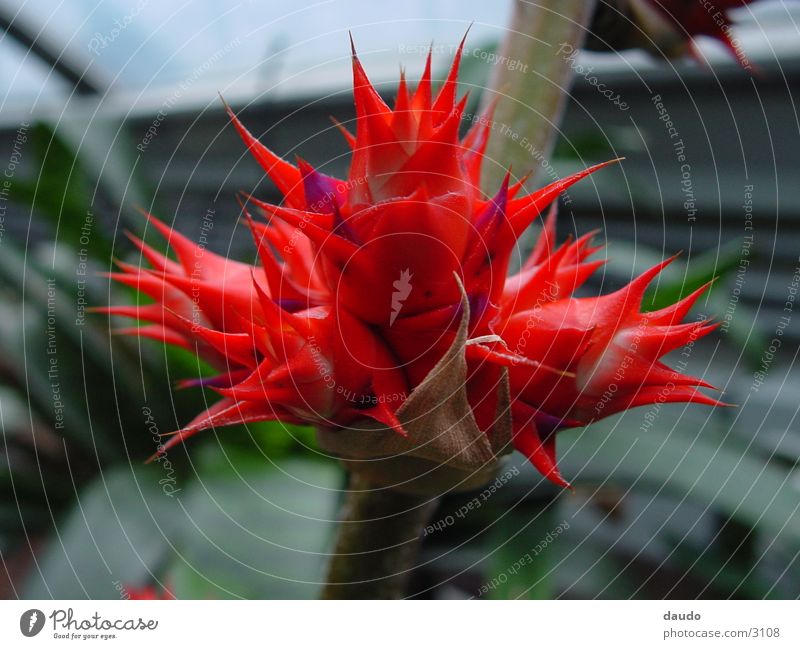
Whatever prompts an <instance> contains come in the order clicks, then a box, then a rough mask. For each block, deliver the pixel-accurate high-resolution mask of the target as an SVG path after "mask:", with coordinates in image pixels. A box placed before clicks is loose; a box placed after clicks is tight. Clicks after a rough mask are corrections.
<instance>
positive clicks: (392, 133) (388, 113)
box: [106, 43, 718, 485]
mask: <svg viewBox="0 0 800 649" xmlns="http://www.w3.org/2000/svg"><path fill="white" fill-rule="evenodd" d="M462 47H463V43H462ZM460 58H461V50H460V49H459V52H458V54H457V55H456V57H455V61H454V63H453V66H452V69H451V70H450V73H449V75H448V77H447V79H446V80H445V81H444V83H443V85H442V86H441V88H440V89H439V91H438V93H436V94H435V95H434V94H433V93H432V90H431V67H430V65H431V64H430V57H429V58H428V62H427V66H426V68H425V71H424V73H423V76H422V79H421V81H420V82H419V84H418V86H417V87H416V89H415V90H414V91H413V92H411V91H410V90H409V88H408V87H407V85H406V81H405V79H404V78H402V77H401V79H400V85H399V87H398V90H397V97H396V100H395V103H394V108H390V107H389V106H388V105H387V104H386V103H385V102H384V100H383V99H382V97H381V96H380V95H379V94H378V92H376V90H375V88H374V87H373V86H372V85H371V83H370V82H369V80H368V79H367V76H366V74H365V72H364V70H363V68H362V66H361V64H360V62H359V60H358V58H357V57H356V55H355V52H354V53H353V76H354V86H355V106H356V126H355V134H354V135H353V134H351V133H349V132H348V131H346V130H345V129H344V127H341V129H342V132H343V134H344V137H345V138H346V140H347V142H348V144H349V146H350V147H351V148H352V161H351V164H350V173H349V175H348V177H347V179H338V178H333V177H330V176H327V175H325V174H323V173H321V172H319V171H317V170H315V169H314V168H313V167H312V166H311V165H310V164H308V163H307V162H305V161H303V160H299V161H298V164H297V165H292V164H290V163H288V162H286V161H284V160H282V159H280V158H279V157H278V156H276V155H275V154H273V153H272V152H271V151H270V150H269V149H267V148H266V147H265V146H264V145H263V144H261V143H260V142H259V141H258V140H257V139H256V138H255V137H253V136H252V135H251V134H250V133H249V132H248V131H247V130H246V129H245V127H244V126H243V125H242V124H241V123H240V122H239V120H238V119H237V118H236V116H235V115H234V114H233V113H232V112H231V113H230V115H231V119H232V120H233V123H234V125H235V127H236V128H237V130H238V131H239V134H240V135H241V137H242V139H243V140H244V142H245V144H246V145H247V147H248V148H249V150H250V152H251V153H252V154H253V156H254V157H255V159H256V160H257V161H258V162H259V163H260V164H261V166H262V167H263V168H264V170H265V172H266V173H267V174H268V175H269V177H270V178H271V179H272V181H273V182H274V183H275V185H276V186H277V187H278V189H279V190H280V191H281V192H282V194H283V196H284V201H283V202H282V204H280V205H272V204H269V203H265V202H262V201H259V200H257V199H255V198H252V197H249V198H248V206H247V207H245V217H246V219H247V223H248V225H249V227H250V229H251V231H252V233H253V236H254V239H255V245H256V246H257V249H258V254H259V259H260V265H256V266H251V265H249V264H244V263H240V262H236V261H232V260H229V259H226V258H223V257H220V256H217V255H215V254H213V253H211V252H210V251H208V250H200V249H199V248H198V246H196V245H195V244H194V243H193V242H191V241H189V240H188V239H186V238H185V237H183V236H181V235H180V234H178V233H176V232H174V231H172V230H171V229H170V228H169V227H167V226H166V225H164V224H163V223H161V222H160V221H158V220H156V219H155V218H153V217H149V218H150V222H151V223H152V224H153V225H154V226H155V228H156V229H157V230H158V231H159V232H160V233H161V234H162V235H163V236H164V237H165V238H166V239H167V241H168V242H169V244H170V247H171V248H172V250H173V251H174V252H175V254H176V255H177V261H174V260H171V259H169V258H167V257H165V256H163V255H161V254H159V253H158V252H156V251H155V250H154V249H152V248H151V247H149V246H148V245H146V244H145V243H144V242H143V241H141V240H139V239H137V238H135V237H132V239H133V241H134V243H135V244H136V245H137V246H138V247H139V248H140V250H141V252H142V254H143V255H144V257H145V258H146V259H147V261H148V262H149V264H150V266H151V267H150V268H141V267H137V266H132V265H129V264H125V263H122V264H120V272H119V273H114V274H113V275H112V276H113V277H114V279H116V280H119V281H121V282H123V283H125V284H127V285H129V286H133V287H136V288H138V289H139V290H140V291H142V292H143V293H145V294H147V295H148V296H149V297H150V298H152V299H153V302H152V303H150V304H146V305H139V306H113V307H109V308H107V309H106V311H107V312H108V313H111V314H114V315H120V316H127V317H132V318H136V319H139V320H143V321H146V322H147V323H149V324H146V325H143V326H140V327H137V328H133V329H128V330H125V331H126V332H130V333H136V334H138V335H143V336H148V337H152V338H156V339H158V340H162V341H165V342H168V343H171V344H175V345H181V346H183V347H186V348H187V349H191V350H196V351H197V353H199V354H200V355H201V356H202V357H203V358H204V359H206V360H207V361H209V362H210V363H211V364H213V365H214V366H216V367H217V368H218V369H219V373H218V375H216V376H214V377H213V378H210V379H203V380H202V381H197V382H195V383H202V384H203V385H204V386H206V387H209V388H212V389H213V390H215V391H216V392H218V393H219V394H220V396H221V399H220V400H219V401H218V402H217V403H216V404H214V405H213V406H212V407H211V408H209V409H208V410H207V411H205V412H203V413H202V414H200V415H199V416H198V417H196V418H195V419H194V420H193V421H192V422H190V423H189V424H187V425H186V426H185V427H184V428H182V429H181V430H180V431H178V432H177V433H176V434H175V435H174V436H173V437H172V438H171V439H170V440H169V442H168V443H167V444H166V445H165V449H166V448H169V447H171V446H173V445H174V444H177V443H179V442H181V441H182V440H185V439H186V438H187V437H189V436H191V435H193V434H194V433H196V432H198V431H200V430H203V429H206V428H209V427H212V426H224V425H228V424H234V423H241V422H252V421H260V420H281V421H285V422H296V423H308V424H312V425H315V426H318V427H323V428H325V429H329V430H334V431H335V430H337V429H339V430H341V429H346V428H350V427H352V425H353V424H354V423H356V422H358V421H361V422H363V421H364V420H365V419H367V420H373V421H374V422H377V424H376V425H379V426H381V427H383V428H384V429H386V428H388V429H393V430H394V431H396V434H397V435H401V436H402V435H407V434H408V433H407V430H406V426H404V424H403V422H402V421H401V418H399V417H398V409H399V408H400V407H401V406H402V404H403V403H404V402H405V401H406V399H407V397H408V396H409V395H410V394H412V393H413V392H414V390H415V389H416V388H417V387H418V386H419V385H420V384H421V383H422V382H423V381H424V380H425V378H426V377H427V376H428V375H429V373H430V372H431V370H432V368H434V366H436V364H437V362H438V361H439V360H440V359H441V358H442V357H443V355H444V354H445V353H446V352H447V351H448V350H449V349H450V348H451V345H453V341H454V340H455V337H456V332H457V331H458V330H459V327H460V326H461V325H462V324H463V323H462V321H464V320H465V319H466V321H467V323H468V336H469V340H468V343H467V345H466V346H465V347H464V354H465V356H466V362H467V367H468V373H467V379H466V393H467V395H468V400H469V409H470V411H471V413H472V415H473V416H474V418H475V421H476V422H477V424H478V426H479V427H480V429H481V430H483V431H486V433H487V434H489V431H490V430H491V428H492V425H493V421H494V419H495V417H496V416H497V403H498V402H497V396H496V395H497V389H496V386H497V385H498V382H501V381H505V380H506V378H505V377H506V376H507V377H508V378H507V381H508V385H509V386H510V395H511V404H512V405H511V415H512V422H513V441H514V446H515V447H516V448H517V449H518V450H520V451H521V452H523V453H524V454H525V455H526V456H527V457H528V458H530V460H531V462H532V463H533V464H534V465H535V466H536V467H537V468H538V469H539V470H540V471H541V472H542V474H544V475H545V476H546V477H547V478H549V479H550V480H552V481H553V482H555V483H557V484H561V485H565V484H566V482H565V481H564V480H563V479H562V477H561V475H560V474H559V472H558V469H557V467H556V457H555V434H556V433H557V432H558V431H559V430H561V429H563V428H565V427H573V426H583V425H586V424H587V423H589V422H591V421H593V420H596V419H599V418H601V417H605V416H607V415H610V414H612V413H615V412H619V411H621V410H624V409H626V408H631V407H634V406H639V405H642V404H648V403H654V402H656V401H660V402H665V401H685V402H696V403H705V404H710V405H713V404H717V403H718V402H717V401H716V400H715V399H713V398H710V397H708V396H705V395H704V394H702V393H701V392H700V391H699V389H698V388H700V387H708V386H706V384H705V383H703V382H702V381H701V380H699V379H696V378H693V377H689V376H685V375H682V374H680V373H679V372H675V371H673V370H671V369H669V368H668V367H667V366H665V365H664V364H662V363H661V362H659V358H660V357H661V356H663V355H664V354H666V353H667V352H669V351H671V350H673V349H675V348H676V347H679V346H682V345H684V344H686V343H687V341H690V340H694V339H695V338H697V337H700V336H703V335H705V334H706V333H708V332H709V331H710V330H711V329H712V328H713V325H710V324H708V323H707V322H694V323H689V324H681V320H682V319H683V317H684V316H685V315H686V313H687V311H688V310H689V308H690V307H691V305H692V303H693V302H694V301H695V299H696V298H697V297H698V295H699V294H700V293H701V292H702V289H701V291H698V292H696V293H694V294H693V295H691V296H689V297H687V298H686V299H684V300H682V301H681V302H679V303H677V304H675V305H674V306H671V307H669V308H666V309H663V310H661V311H657V312H652V313H641V312H640V303H641V300H642V296H643V293H644V291H645V289H646V287H647V285H648V283H649V282H650V281H651V280H652V279H653V278H654V277H655V276H656V275H657V274H658V273H659V271H660V270H661V269H662V268H663V267H664V266H665V265H666V264H667V263H669V261H667V262H664V263H663V264H660V265H658V266H656V267H655V268H652V269H651V270H649V271H647V272H646V273H644V274H643V275H642V276H641V277H639V278H638V279H636V280H634V281H633V282H631V284H630V285H628V286H626V287H625V288H623V289H621V290H619V291H617V292H616V293H613V294H611V295H606V296H602V297H598V298H578V297H574V293H575V291H576V289H578V288H579V287H580V286H581V285H582V284H583V283H584V282H585V281H586V280H587V278H588V277H589V276H590V275H591V274H592V272H593V271H595V270H596V269H597V268H598V266H599V265H600V264H601V262H600V261H593V260H592V259H591V257H592V255H593V253H595V252H596V250H597V248H595V247H593V246H592V243H591V235H589V236H586V237H583V238H580V239H578V240H577V241H574V242H567V243H565V244H563V245H561V246H560V247H557V246H555V245H554V237H555V217H554V210H553V211H552V212H551V216H550V217H549V218H548V220H547V222H546V225H545V227H544V228H543V230H542V233H541V235H540V238H539V242H538V244H537V245H536V247H535V249H534V251H533V253H532V254H531V256H530V258H529V259H528V262H527V263H526V264H525V265H524V266H523V268H522V269H521V271H520V272H519V273H517V274H516V275H514V276H512V277H508V276H507V271H508V266H509V261H510V258H511V256H512V253H513V251H514V250H515V247H516V246H517V241H518V239H519V237H520V236H521V235H522V233H523V232H524V231H525V230H526V228H527V227H528V226H529V225H530V224H531V223H532V222H533V221H534V220H536V219H537V218H538V217H539V215H540V214H541V213H542V212H543V210H545V209H546V208H547V207H548V206H549V205H550V204H551V203H553V201H554V200H555V199H556V198H557V197H558V195H559V194H560V193H561V192H562V191H563V190H565V189H566V188H567V187H569V186H570V185H572V184H573V183H575V182H577V181H578V180H580V179H581V178H583V177H584V176H586V175H588V174H590V173H592V172H594V171H596V170H597V169H599V168H600V167H602V166H603V165H597V166H595V167H592V168H590V169H587V170H584V171H581V172H579V173H577V174H574V175H572V176H570V177H568V178H566V179H563V180H561V181H558V182H556V183H553V184H551V185H548V186H547V187H545V188H543V189H540V190H539V191H536V192H534V193H531V194H527V195H521V194H522V184H521V183H517V184H514V185H510V184H509V179H508V177H507V178H506V181H505V182H504V183H503V184H502V186H501V187H500V188H499V189H498V190H497V192H496V193H495V194H494V196H491V197H487V196H484V195H483V194H482V193H481V190H480V176H481V166H482V163H483V162H484V150H485V147H486V143H487V139H488V137H489V134H490V133H489V131H490V125H491V123H492V122H491V119H482V120H478V121H476V123H475V124H474V125H473V126H472V128H471V129H470V130H469V131H468V132H467V134H466V135H465V136H464V137H463V138H460V137H459V130H460V127H461V125H462V123H463V122H464V117H465V116H464V106H465V102H466V98H464V99H461V100H460V101H459V100H457V98H456V81H457V74H458V67H459V61H460ZM250 211H252V212H253V213H254V214H253V215H251V214H250ZM256 212H257V214H255V213H256Z"/></svg>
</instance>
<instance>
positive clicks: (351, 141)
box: [331, 117, 356, 149]
mask: <svg viewBox="0 0 800 649" xmlns="http://www.w3.org/2000/svg"><path fill="white" fill-rule="evenodd" d="M331 121H332V122H333V125H334V126H335V127H336V128H338V129H339V132H340V133H341V134H342V136H343V137H344V139H345V141H346V142H347V146H349V147H350V149H354V148H355V146H356V136H355V135H353V134H352V133H351V132H350V131H348V130H347V128H346V127H345V125H344V124H342V123H341V122H340V121H339V120H338V119H336V118H335V117H331Z"/></svg>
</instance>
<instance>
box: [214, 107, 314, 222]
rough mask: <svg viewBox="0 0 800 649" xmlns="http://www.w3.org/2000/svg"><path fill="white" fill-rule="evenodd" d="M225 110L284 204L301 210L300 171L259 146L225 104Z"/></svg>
mask: <svg viewBox="0 0 800 649" xmlns="http://www.w3.org/2000/svg"><path fill="white" fill-rule="evenodd" d="M223 102H224V100H223ZM225 110H227V111H228V115H229V116H230V118H231V121H232V122H233V125H234V126H235V127H236V130H237V131H238V133H239V136H240V137H241V138H242V140H243V141H244V143H245V144H246V145H247V148H248V150H249V151H250V153H252V154H253V157H254V158H255V159H256V160H257V161H258V164H260V165H261V167H262V169H264V171H266V172H267V175H268V176H269V177H270V179H271V180H272V182H274V183H275V186H276V187H277V188H278V191H280V192H281V194H283V196H284V197H285V199H286V204H287V205H289V206H290V207H294V208H302V207H303V206H304V205H305V197H304V195H303V182H302V178H301V177H300V171H299V170H298V169H297V168H296V167H295V166H293V165H291V164H289V163H288V162H286V160H284V159H283V158H281V157H280V156H277V155H275V154H274V153H273V152H272V151H270V150H269V149H268V148H267V147H265V146H264V145H263V144H261V142H259V140H258V139H257V138H256V137H254V136H253V135H252V134H251V133H250V131H248V130H247V129H246V128H245V127H244V125H243V124H242V123H241V122H240V121H239V118H238V117H237V116H236V114H235V113H234V112H233V109H232V108H231V107H230V106H228V104H227V103H226V104H225Z"/></svg>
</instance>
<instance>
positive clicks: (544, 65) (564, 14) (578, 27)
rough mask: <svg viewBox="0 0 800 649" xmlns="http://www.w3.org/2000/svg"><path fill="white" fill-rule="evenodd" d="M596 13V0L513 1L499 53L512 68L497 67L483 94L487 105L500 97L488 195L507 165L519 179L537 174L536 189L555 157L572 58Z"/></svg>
mask: <svg viewBox="0 0 800 649" xmlns="http://www.w3.org/2000/svg"><path fill="white" fill-rule="evenodd" d="M594 8H595V2H594V0H538V1H537V2H527V1H524V0H516V1H515V2H514V9H513V13H512V17H511V24H510V25H509V28H508V33H507V36H506V37H505V39H504V40H503V44H502V47H501V52H500V54H501V56H504V57H506V58H501V59H500V60H501V61H508V64H507V65H497V66H496V67H495V69H494V73H493V75H492V78H491V80H490V83H489V88H491V89H492V92H488V93H486V94H485V104H487V105H488V103H490V102H491V101H494V100H495V98H498V99H497V108H496V110H495V114H494V120H495V122H496V126H495V128H494V129H493V131H492V135H491V138H490V140H489V146H488V149H487V156H488V159H489V160H495V161H497V164H487V165H486V166H485V168H484V179H483V183H484V189H485V191H487V192H488V193H489V194H490V195H491V194H494V192H496V191H497V187H498V186H499V185H500V183H501V182H502V179H503V176H504V175H505V173H506V171H507V170H508V167H509V165H511V167H512V168H513V169H514V171H515V173H516V174H517V175H518V176H521V175H523V174H526V173H528V172H529V171H531V170H533V171H534V173H533V174H532V175H531V178H530V180H529V183H530V187H533V186H534V184H535V182H536V180H537V179H536V171H537V170H540V169H542V161H548V160H549V158H550V156H551V155H552V153H553V147H554V146H555V142H556V138H557V135H558V129H559V127H560V125H561V118H562V117H563V113H564V109H565V107H566V102H567V93H568V92H569V88H570V85H571V82H572V77H573V67H572V65H571V60H570V59H569V58H568V57H569V54H570V53H571V52H573V51H574V52H576V53H577V51H578V49H579V48H580V46H581V45H582V44H583V41H584V39H585V36H586V29H587V25H588V24H589V22H590V21H591V19H592V15H593V14H594ZM562 44H564V45H563V46H562ZM570 48H571V49H570ZM559 50H560V51H559ZM512 64H513V65H512Z"/></svg>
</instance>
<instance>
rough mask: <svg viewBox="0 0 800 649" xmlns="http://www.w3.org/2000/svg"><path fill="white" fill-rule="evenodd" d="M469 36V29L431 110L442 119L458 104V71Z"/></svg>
mask: <svg viewBox="0 0 800 649" xmlns="http://www.w3.org/2000/svg"><path fill="white" fill-rule="evenodd" d="M468 34H469V29H467V33H466V34H464V38H462V39H461V43H460V45H459V46H458V49H457V50H456V54H455V56H454V57H453V64H452V65H451V66H450V72H449V73H448V75H447V78H446V79H445V81H444V83H443V84H442V87H441V89H440V90H439V94H438V95H436V99H435V100H434V102H433V107H432V108H431V110H432V111H433V112H434V113H438V114H440V115H441V117H442V118H443V117H445V116H447V115H449V114H450V111H452V110H453V106H454V105H455V102H456V84H457V83H458V69H459V67H461V55H462V53H463V51H464V43H466V41H467V35H468Z"/></svg>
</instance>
